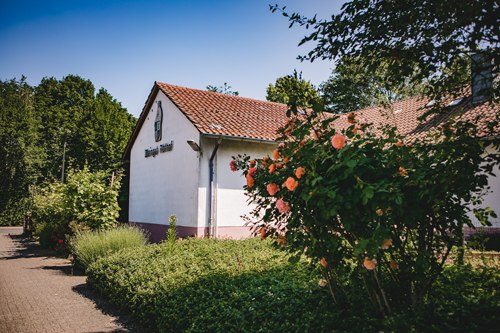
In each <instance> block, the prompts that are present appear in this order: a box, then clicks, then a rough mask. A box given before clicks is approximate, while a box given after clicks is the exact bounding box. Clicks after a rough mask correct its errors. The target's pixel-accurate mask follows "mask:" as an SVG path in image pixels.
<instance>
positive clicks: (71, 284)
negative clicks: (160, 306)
mask: <svg viewBox="0 0 500 333" xmlns="http://www.w3.org/2000/svg"><path fill="white" fill-rule="evenodd" d="M21 232H22V228H18V227H0V332H2V333H11V332H12V333H14V332H15V333H24V332H26V333H32V332H33V333H34V332H44V333H45V332H51V333H52V332H141V331H142V330H141V329H139V328H134V327H133V326H132V324H131V323H130V320H129V318H128V317H127V316H125V315H123V314H122V315H121V316H120V314H119V313H118V312H116V311H114V310H113V309H112V308H110V307H109V306H108V305H106V303H105V302H104V301H102V300H101V299H100V298H99V297H98V295H97V294H96V293H95V292H93V291H92V290H90V289H89V288H87V286H86V284H85V276H73V275H71V265H70V262H69V260H66V259H62V258H54V257H52V256H50V255H51V252H50V251H44V250H41V249H40V248H39V247H38V246H37V245H36V244H34V243H32V242H29V241H27V240H24V239H22V238H20V237H19V234H20V233H21ZM9 234H10V235H9ZM117 316H119V317H117ZM120 321H121V322H120ZM127 323H128V324H127Z"/></svg>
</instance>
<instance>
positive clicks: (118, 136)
mask: <svg viewBox="0 0 500 333" xmlns="http://www.w3.org/2000/svg"><path fill="white" fill-rule="evenodd" d="M34 97H35V109H36V112H37V113H38V114H39V115H40V118H41V119H42V123H43V124H44V126H42V128H41V144H40V145H41V146H42V147H43V148H44V149H45V150H46V152H47V156H48V157H49V158H48V159H47V161H46V165H45V169H44V176H45V177H46V178H49V179H58V178H60V175H61V171H62V170H61V167H62V158H63V153H64V145H65V144H66V152H65V155H66V160H67V161H68V165H71V166H73V167H74V168H77V169H82V168H83V166H84V165H88V166H89V168H90V169H91V170H92V171H97V170H107V169H116V168H118V167H119V166H120V165H121V153H122V152H123V149H124V147H125V145H126V143H127V140H128V138H129V137H130V134H131V133H132V130H133V127H134V125H135V122H136V119H135V118H134V117H133V116H132V115H130V114H128V113H127V110H126V109H124V108H123V107H122V106H121V104H120V103H119V102H117V101H116V100H115V99H113V97H112V96H111V95H110V94H109V93H108V92H107V91H106V90H105V89H100V90H99V92H98V93H97V95H96V94H95V88H94V85H93V84H92V82H91V81H90V80H86V79H83V78H81V77H79V76H75V75H68V76H66V77H64V78H63V79H62V80H57V79H55V78H44V79H43V80H42V82H41V83H40V85H39V86H38V87H37V88H36V89H35V96H34Z"/></svg>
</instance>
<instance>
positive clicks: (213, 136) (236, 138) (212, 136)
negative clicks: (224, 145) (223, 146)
mask: <svg viewBox="0 0 500 333" xmlns="http://www.w3.org/2000/svg"><path fill="white" fill-rule="evenodd" d="M202 135H203V137H205V138H209V139H221V140H222V138H224V139H226V140H234V141H249V142H261V143H269V144H276V141H275V140H268V139H257V138H247V137H245V136H236V135H221V134H205V133H203V134H202Z"/></svg>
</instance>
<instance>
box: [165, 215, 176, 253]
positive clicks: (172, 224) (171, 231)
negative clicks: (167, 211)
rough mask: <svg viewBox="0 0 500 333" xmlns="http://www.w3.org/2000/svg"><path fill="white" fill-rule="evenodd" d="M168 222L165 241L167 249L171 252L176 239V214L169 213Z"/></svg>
mask: <svg viewBox="0 0 500 333" xmlns="http://www.w3.org/2000/svg"><path fill="white" fill-rule="evenodd" d="M168 222H169V226H168V230H167V235H166V239H165V242H166V243H167V244H168V248H169V251H170V252H172V251H173V250H174V247H175V240H176V239H177V216H175V215H170V217H169V218H168Z"/></svg>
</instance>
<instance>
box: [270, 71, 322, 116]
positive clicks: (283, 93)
mask: <svg viewBox="0 0 500 333" xmlns="http://www.w3.org/2000/svg"><path fill="white" fill-rule="evenodd" d="M266 92H267V95H266V99H267V100H268V101H270V102H277V103H283V104H293V105H297V106H298V107H301V108H307V107H312V106H313V105H314V104H317V103H319V102H320V98H319V94H318V91H317V90H316V88H315V87H314V85H312V83H311V82H310V81H306V80H304V79H303V78H302V73H297V71H294V72H293V74H291V75H286V76H282V77H280V78H278V79H276V82H275V83H274V85H273V84H272V83H270V84H269V86H268V87H267V89H266Z"/></svg>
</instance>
